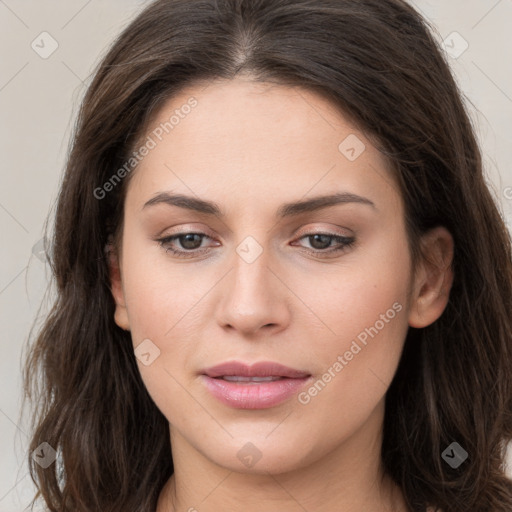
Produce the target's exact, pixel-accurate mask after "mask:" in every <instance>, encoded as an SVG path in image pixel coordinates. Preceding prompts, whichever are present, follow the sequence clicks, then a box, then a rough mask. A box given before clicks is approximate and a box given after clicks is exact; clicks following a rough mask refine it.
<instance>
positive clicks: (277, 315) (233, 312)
mask: <svg viewBox="0 0 512 512" xmlns="http://www.w3.org/2000/svg"><path fill="white" fill-rule="evenodd" d="M240 254H242V256H240ZM240 254H238V253H237V252H235V253H234V256H233V259H232V268H231V271H230V272H229V273H228V275H227V276H226V277H225V278H224V279H223V280H222V282H223V286H222V290H219V291H220V293H221V294H222V296H221V298H220V300H219V303H218V306H217V309H216V316H217V322H218V324H219V325H220V326H221V327H222V328H224V329H231V330H235V331H238V332H239V333H240V334H242V335H244V336H255V335H257V334H258V333H259V332H261V333H262V334H265V335H268V334H269V332H272V333H276V332H279V331H281V330H283V329H285V328H286V327H287V325H288V323H289V321H290V316H291V315H290V296H291V295H293V294H292V292H291V291H290V290H289V289H288V288H287V287H286V285H285V282H286V279H285V276H284V275H283V271H282V270H280V267H279V265H278V264H277V263H275V260H272V258H270V254H269V250H268V249H263V251H262V252H261V254H259V256H258V257H257V258H256V259H255V260H254V261H251V258H246V257H245V256H244V255H243V253H240Z"/></svg>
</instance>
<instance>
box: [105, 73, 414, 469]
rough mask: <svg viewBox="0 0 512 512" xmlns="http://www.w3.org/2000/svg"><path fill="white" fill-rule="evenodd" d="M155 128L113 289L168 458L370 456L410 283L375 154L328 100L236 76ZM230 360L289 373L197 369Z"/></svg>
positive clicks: (286, 460)
mask: <svg viewBox="0 0 512 512" xmlns="http://www.w3.org/2000/svg"><path fill="white" fill-rule="evenodd" d="M172 116H174V117H172ZM153 121H154V122H153V123H152V125H151V128H150V131H149V132H148V133H147V134H146V135H147V136H148V138H147V139H144V140H143V144H145V145H146V146H145V147H146V150H144V149H142V150H141V151H139V152H138V158H139V159H140V163H139V164H138V167H137V169H136V170H135V171H133V172H134V175H133V176H132V180H131V182H130V184H129V187H128V191H127V196H126V202H125V212H124V226H123V232H122V247H121V253H120V259H119V266H120V276H121V281H120V282H119V281H117V278H116V277H115V274H114V277H113V293H114V296H115V298H116V301H117V310H116V322H117V323H118V325H120V326H121V327H123V328H126V329H129V330H130V331H131V335H132V339H133V345H134V348H135V349H136V355H137V361H138V366H139V369H140V373H141V376H142V379H143V381H144V383H145V385H146V386H147V389H148V392H149V393H150V395H151V397H152V399H153V400H154V402H155V403H156V405H157V406H158V408H159V409H160V410H161V411H162V413H163V414H164V415H165V417H166V418H167V419H168V420H169V423H170V428H171V439H172V441H173V457H174V458H175V459H176V458H179V457H180V456H182V457H185V454H187V455H188V456H192V455H191V454H194V455H193V456H194V457H201V458H202V459H203V460H207V461H208V463H213V464H216V465H220V466H222V467H225V468H229V469H230V470H234V471H238V472H251V471H252V472H263V471H270V472H283V471H287V470H290V469H292V468H300V467H303V466H305V465H307V464H311V463H313V462H315V461H318V460H319V459H321V458H323V457H327V455H328V454H331V453H333V452H336V451H337V450H341V449H342V448H343V447H345V448H347V449H348V447H349V446H351V448H350V450H352V455H353V456H361V455H362V454H364V453H366V451H367V450H370V449H373V448H375V445H374V444H373V445H371V446H372V448H370V447H369V445H368V439H369V438H371V439H373V440H375V436H377V435H378V434H379V432H380V430H381V428H382V418H383V411H384V396H385V393H386V391H387V389H388V386H389V384H390V383H391V380H392V378H393V375H394V373H395V370H396V368H397V365H398V362H399V358H400V354H401V350H402V347H403V343H404V339H405V336H406V333H407V330H408V326H409V323H410V317H409V311H410V308H409V306H410V305H409V303H408V294H409V292H410V290H411V286H412V281H411V275H412V268H411V260H410V256H409V251H408V245H407V238H406V232H405V224H404V205H403V202H402V199H401V196H400V193H399V190H398V187H397V186H396V184H395V182H394V180H393V179H392V177H391V173H390V170H389V168H388V164H387V162H386V160H385V159H384V157H383V156H382V155H381V154H380V153H379V152H378V151H377V150H376V149H375V148H374V147H373V146H372V145H371V144H370V142H369V140H367V139H366V138H365V137H364V136H363V134H362V133H361V132H359V131H358V130H357V129H356V128H355V126H353V125H352V124H350V122H348V121H347V120H346V119H345V118H344V117H342V116H341V114H340V113H339V112H338V111H337V110H335V109H334V108H333V107H332V105H331V104H330V103H329V102H328V101H326V100H325V99H322V98H320V97H319V96H317V95H315V94H313V93H311V92H308V91H306V90H302V89H295V88H290V87H284V86H276V85H270V84H261V83H260V84H256V83H253V82H251V81H244V80H242V79H237V80H235V81H225V82H224V81H215V82H211V83H210V84H209V85H208V86H207V87H204V86H202V87H199V86H197V87H190V88H188V89H186V90H183V91H182V92H181V93H180V94H179V95H178V96H176V97H174V98H172V99H171V100H170V101H168V102H167V104H165V105H164V107H163V108H162V109H161V110H160V112H159V113H158V115H157V117H156V118H155V119H154V120H153ZM335 194H337V195H338V196H337V199H336V198H334V199H333V196H334V195H335ZM176 195H180V196H186V197H187V199H186V200H185V199H183V198H182V199H181V200H180V201H177V200H173V199H172V197H173V196H176ZM327 196H328V197H330V199H319V198H321V197H327ZM206 202H207V203H208V204H206ZM178 203H180V204H181V206H180V205H179V204H178ZM210 203H212V204H210ZM213 204H214V205H213ZM214 206H215V208H218V210H216V209H214ZM186 233H192V235H189V236H184V235H183V234H186ZM180 234H181V235H183V236H181V237H177V235H180ZM194 234H196V235H194ZM315 235H316V236H315ZM172 236H175V237H176V238H174V239H170V237H172ZM163 239H167V240H164V241H163V242H161V241H162V240H163ZM174 250H175V251H179V253H173V252H172V251H174ZM120 283H122V286H121V285H120ZM411 325H412V324H411ZM139 345H140V347H139ZM233 361H235V362H239V363H241V364H242V365H246V366H251V365H253V364H254V363H259V362H271V363H278V364H280V365H283V366H286V367H288V368H291V369H294V370H297V371H298V372H299V373H298V374H296V375H295V378H291V374H288V377H287V378H283V374H284V373H285V372H280V371H278V370H277V369H276V368H273V369H272V368H267V369H266V370H265V368H263V367H254V368H253V370H255V371H254V372H253V373H252V374H249V375H251V376H252V377H254V376H255V375H256V376H258V375H259V376H260V377H264V376H266V377H267V379H264V380H263V381H261V380H260V381H258V380H257V379H254V378H252V379H250V381H248V380H247V379H249V377H248V376H247V374H246V375H245V376H246V381H245V382H240V379H239V382H234V379H232V378H231V379H230V378H229V377H230V376H231V377H233V376H234V377H236V376H238V377H240V376H241V375H242V376H243V375H244V372H243V370H240V369H237V368H234V369H233V368H232V369H226V368H224V369H220V370H219V372H217V373H220V374H221V376H222V375H226V376H227V377H228V379H223V378H219V376H218V375H217V378H215V376H214V374H211V376H210V377H207V376H206V375H205V373H206V372H207V369H209V368H211V367H214V366H216V365H219V364H221V363H225V362H233ZM262 368H263V369H262ZM272 376H273V377H276V378H277V377H280V378H279V380H274V381H272V382H269V381H268V377H272ZM301 376H302V378H300V377H301ZM235 380H236V379H235ZM230 381H231V382H230ZM215 390H216V391H215ZM349 441H350V442H349ZM363 441H364V442H363ZM350 450H349V451H350ZM180 454H181V455H180ZM333 460H335V459H333Z"/></svg>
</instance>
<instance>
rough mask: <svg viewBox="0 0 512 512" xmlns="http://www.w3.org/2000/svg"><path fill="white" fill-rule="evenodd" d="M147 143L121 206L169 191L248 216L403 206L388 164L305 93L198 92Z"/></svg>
mask: <svg viewBox="0 0 512 512" xmlns="http://www.w3.org/2000/svg"><path fill="white" fill-rule="evenodd" d="M145 137H146V138H145V139H143V140H149V139H151V140H152V143H151V146H153V147H152V149H151V150H150V151H149V152H148V154H147V155H146V156H144V158H142V159H141V161H140V163H139V164H138V166H137V168H136V171H134V176H133V179H132V181H133V182H135V183H133V184H131V185H130V187H129V190H128V196H127V201H128V199H129V196H131V200H134V201H136V202H137V205H138V207H139V208H141V206H142V204H143V201H144V202H145V201H147V200H148V199H149V198H150V197H151V196H152V195H154V194H156V193H158V192H162V191H170V190H172V191H174V192H182V193H186V194H187V195H197V196H201V197H203V196H204V197H209V198H219V199H222V198H226V200H229V201H235V200H237V201H242V202H243V201H244V199H243V198H244V197H245V205H246V207H247V208H250V207H251V205H253V206H254V207H255V208H257V207H258V200H259V201H264V200H265V201H266V202H267V201H270V200H272V198H273V197H277V196H279V199H282V200H283V201H286V200H287V199H289V200H296V199H297V198H298V197H303V196H305V195H307V194H310V195H318V194H325V193H335V192H338V191H341V190H343V191H346V192H351V193H355V194H362V195H370V196H373V197H380V198H381V201H388V202H390V201H391V202H393V201H394V202H396V201H397V200H398V201H399V198H398V197H397V196H398V189H397V186H396V183H395V181H394V179H393V177H392V174H391V172H390V164H389V162H388V161H387V159H386V158H385V157H384V156H383V155H382V154H381V153H379V152H378V150H377V149H376V148H375V147H373V145H372V144H371V143H370V141H369V140H368V139H367V138H366V137H365V136H364V134H363V133H362V132H361V131H359V130H358V128H357V127H356V126H355V125H354V124H353V123H351V122H350V121H349V120H348V119H347V118H346V117H345V116H344V115H343V114H342V113H341V112H340V110H339V109H338V108H336V106H335V105H333V104H332V103H331V102H329V101H328V100H326V99H325V98H323V97H321V96H319V95H317V94H315V93H313V92H311V91H309V90H306V89H302V88H297V87H288V86H283V85H277V84H269V83H256V82H253V81H250V80H248V79H235V80H231V81H227V80H226V81H224V80H217V81H212V82H203V83H200V84H196V85H194V86H190V87H187V88H185V89H183V90H182V91H180V93H179V94H177V95H175V96H173V97H172V98H170V99H168V100H167V101H166V102H165V103H164V105H163V106H162V107H161V108H160V110H159V111H158V112H157V114H156V115H155V116H153V119H152V120H151V122H150V124H149V128H148V130H147V133H146V134H145ZM132 185H133V186H132ZM249 197H252V198H254V200H255V202H253V203H249V202H248V201H247V198H249ZM222 200H223V199H222ZM259 206H260V208H261V206H262V205H261V204H260V205H259Z"/></svg>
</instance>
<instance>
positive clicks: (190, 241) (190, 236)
mask: <svg viewBox="0 0 512 512" xmlns="http://www.w3.org/2000/svg"><path fill="white" fill-rule="evenodd" d="M193 237H199V235H197V234H196V233H188V234H186V235H183V237H182V239H183V238H184V239H185V243H182V245H183V247H184V248H185V249H197V247H195V244H194V241H193ZM196 242H197V240H196ZM188 244H191V246H190V245H188ZM199 244H201V240H199Z"/></svg>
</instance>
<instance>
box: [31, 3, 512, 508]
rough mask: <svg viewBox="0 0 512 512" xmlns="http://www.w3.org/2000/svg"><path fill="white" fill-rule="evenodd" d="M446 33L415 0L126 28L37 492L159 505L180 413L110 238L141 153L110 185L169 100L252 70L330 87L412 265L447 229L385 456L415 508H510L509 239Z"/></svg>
mask: <svg viewBox="0 0 512 512" xmlns="http://www.w3.org/2000/svg"><path fill="white" fill-rule="evenodd" d="M434 30H435V29H434V27H431V26H430V25H429V24H428V23H427V22H426V21H425V20H424V19H423V18H422V17H421V16H420V15H419V14H418V13H417V12H416V11H415V10H414V9H413V8H412V7H411V6H410V5H408V4H407V3H405V1H403V0H157V1H156V2H154V3H152V4H150V5H149V6H148V7H147V8H145V9H144V10H143V11H142V13H141V14H140V15H139V16H137V18H136V19H135V20H134V21H133V22H132V23H131V24H130V25H129V26H128V27H127V28H126V29H125V30H124V31H123V32H122V34H121V35H120V36H119V37H118V39H117V40H116V41H115V43H114V44H113V46H112V48H111V49H110V51H109V52H108V54H107V55H106V56H105V57H104V59H103V61H102V62H101V63H100V64H99V66H98V68H97V70H96V72H95V75H94V79H93V81H92V83H91V85H90V87H89V88H88V91H87V93H86V95H85V98H84V100H83V102H82V105H81V109H80V111H79V115H78V120H77V125H76V129H75V133H74V136H73V140H72V146H71V151H70V154H69V157H68V162H67V167H66V172H65V177H64V180H63V183H62V187H61V190H60V195H59V198H58V203H57V209H56V217H55V229H54V234H53V235H52V237H49V238H51V247H50V251H49V257H50V262H51V268H52V271H53V274H54V277H55V283H56V290H57V297H56V300H55V303H54V305H53V308H52V310H51V312H50V314H49V315H48V317H47V318H46V320H45V323H44V325H43V326H42V328H41V329H40V330H39V331H38V334H37V336H36V338H35V340H34V343H33V346H32V347H31V350H30V352H29V355H28V356H27V361H26V367H25V373H24V379H25V392H26V398H30V399H31V402H32V403H33V405H34V412H33V418H32V419H33V434H32V439H31V444H30V449H29V457H28V460H29V465H30V471H31V476H32V479H33V480H34V482H35V483H36V485H37V486H38V488H39V492H38V493H37V495H36V497H35V498H34V502H35V501H36V500H37V499H38V498H40V497H42V498H44V501H45V503H46V505H47V507H48V509H49V510H52V511H58V512H68V511H69V512H71V511H72V512H79V511H80V512H92V511H94V512H98V511H102V512H118V511H119V512H121V511H123V512H126V511H130V512H135V511H140V512H153V511H154V510H155V508H156V501H157V498H158V495H159V493H160V491H161V489H162V486H163V485H164V483H165V482H166V480H167V479H168V478H169V477H170V475H171V474H172V472H173V462H172V457H171V447H170V442H169V425H168V422H167V420H166V419H165V417H164V416H163V414H162V413H161V412H160V411H159V410H158V408H157V407H156V405H155V404H154V402H153V401H152V400H151V398H150V396H149V395H148V393H147V391H146V388H145V386H144V384H143V382H142V380H141V377H140V374H139V371H138V368H137V364H136V360H135V356H134V353H133V346H132V342H131V339H130V333H129V332H125V331H123V330H121V329H120V328H118V327H117V326H116V324H115V323H114V301H113V298H112V295H111V292H110V282H109V273H108V266H107V260H106V257H105V252H104V248H105V245H106V243H107V241H108V239H109V236H110V235H119V232H120V226H121V223H122V217H123V203H124V196H125V192H126V187H127V184H128V182H129V178H130V176H132V175H133V173H132V172H131V169H130V170H129V171H126V173H122V175H123V179H122V180H121V181H122V182H121V183H120V184H116V185H117V186H114V185H112V186H111V187H108V189H109V190H108V193H103V192H101V193H100V192H98V190H100V191H101V190H103V191H105V187H104V184H105V183H107V182H110V183H111V184H113V183H114V182H113V181H112V180H113V177H114V175H115V174H116V172H117V173H118V174H117V176H118V177H119V176H120V174H119V172H118V170H119V169H120V168H122V167H123V166H124V165H126V162H128V161H130V157H131V155H132V154H133V151H134V149H135V147H136V144H137V141H139V140H140V137H141V136H142V135H143V133H144V132H143V130H144V127H145V126H146V125H147V122H148V120H149V119H150V118H151V116H152V115H153V114H154V113H155V112H157V111H158V109H159V107H160V106H161V105H162V103H163V101H165V100H167V99H168V98H170V97H172V95H173V94H175V93H177V92H178V91H180V90H181V89H182V88H183V87H184V86H186V85H190V84H193V83H199V82H200V81H203V80H204V81H208V80H213V79H219V78H220V79H232V78H234V77H235V76H237V75H238V74H240V73H244V74H247V75H249V76H251V77H252V78H253V79H254V80H256V81H265V82H274V83H279V84H285V85H289V86H291V87H304V88H308V89H310V90H313V91H316V92H317V93H318V94H321V95H323V96H324V97H326V98H328V99H329V100H331V101H332V104H333V105H335V106H337V107H339V108H340V109H341V110H342V111H343V112H344V113H345V115H346V116H349V117H350V119H351V120H353V121H354V123H356V125H357V126H358V127H359V128H360V129H361V130H363V131H364V133H365V135H367V136H368V137H369V138H370V139H371V140H372V141H373V142H374V144H375V146H376V147H378V148H379V150H380V151H382V153H384V154H385V155H387V156H388V157H389V159H390V161H391V162H392V163H393V166H394V172H395V174H396V176H397V179H398V183H399V184H400V188H401V193H402V195H403V198H404V201H405V207H406V225H407V236H408V240H409V244H410V247H411V255H412V257H413V261H414V262H417V261H418V257H420V255H421V252H420V246H419V236H420V235H421V234H422V233H424V232H425V231H426V230H428V229H429V228H432V227H435V226H438V225H443V226H445V227H446V228H447V229H448V230H449V231H450V232H451V234H452V236H453V238H454V243H455V252H454V260H453V270H454V282H453V286H452V290H451V294H450V299H449V302H448V305H447V307H446V309H445V311H444V313H443V314H442V316H441V317H440V318H439V319H438V320H437V321H436V322H434V323H433V324H431V325H429V326H428V327H425V328H423V329H415V328H412V327H411V328H409V331H408V334H407V338H406V340H405V346H404V351H403V355H402V358H401V361H400V364H399V367H398V370H397V372H396V375H395V377H394V379H393V381H392V383H391V386H390V388H389V391H388V393H387V396H386V413H385V420H384V440H383V446H382V460H383V463H384V467H385V470H386V472H387V473H388V474H389V475H390V476H391V477H392V479H393V480H394V481H395V482H396V483H397V484H398V485H399V486H400V487H401V489H402V490H403V493H404V496H405V499H406V501H407V504H408V506H409V508H410V509H411V510H412V511H414V512H424V511H425V509H426V507H427V505H430V506H433V507H435V508H436V510H437V509H442V510H443V511H444V512H467V511H468V510H471V511H472V512H510V510H512V482H511V480H510V479H508V478H507V477H506V475H505V473H504V454H505V448H506V443H507V442H508V441H509V440H510V439H511V438H512V415H511V405H512V404H511V398H512V322H511V311H512V256H511V240H510V235H509V233H508V232H507V229H506V226H505V223H504V221H503V219H502V216H501V213H500V211H499V209H498V207H497V205H496V202H495V200H494V199H493V197H492V196H491V194H490V192H489V190H488V188H487V186H486V183H485V179H484V176H483V169H482V157H481V153H480V149H479V146H478V144H477V141H476V139H475V135H474V131H473V127H472V125H471V122H470V120H469V117H468V114H467V111H466V107H465V105H464V103H463V101H462V94H461V92H460V91H459V89H458V87H457V85H456V83H455V81H454V79H453V77H452V74H451V72H450V69H449V66H448V64H447V62H446V60H445V57H444V55H443V52H442V50H441V49H440V47H439V45H438V43H437V42H436V40H435V38H434V37H433V35H432V32H433V31H434ZM125 170H126V167H125ZM125 174H126V176H125ZM102 187H103V188H102ZM40 376H41V378H42V380H39V377H40ZM43 442H47V443H48V444H49V445H50V446H51V447H53V448H54V449H55V450H56V452H57V459H56V461H55V463H54V464H51V465H50V466H49V467H47V468H43V467H42V466H41V465H39V464H37V463H36V462H35V461H34V460H33V459H32V457H31V456H30V455H31V452H32V450H34V449H36V448H37V447H38V446H39V445H40V444H41V443H43ZM454 442H456V443H458V445H460V446H461V447H462V448H463V449H464V450H465V451H466V452H467V454H468V457H467V460H465V461H464V462H463V463H462V464H460V465H459V466H458V467H456V468H455V467H451V465H450V464H448V463H447V462H446V461H445V460H443V457H442V454H443V452H444V451H445V449H446V448H448V447H450V446H453V445H452V443H454Z"/></svg>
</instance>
